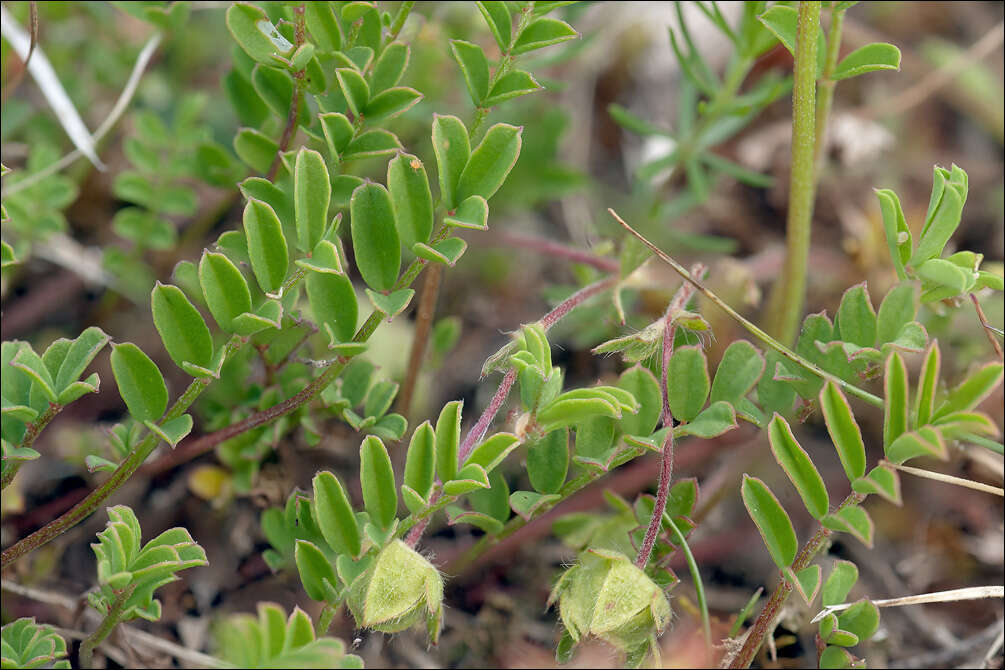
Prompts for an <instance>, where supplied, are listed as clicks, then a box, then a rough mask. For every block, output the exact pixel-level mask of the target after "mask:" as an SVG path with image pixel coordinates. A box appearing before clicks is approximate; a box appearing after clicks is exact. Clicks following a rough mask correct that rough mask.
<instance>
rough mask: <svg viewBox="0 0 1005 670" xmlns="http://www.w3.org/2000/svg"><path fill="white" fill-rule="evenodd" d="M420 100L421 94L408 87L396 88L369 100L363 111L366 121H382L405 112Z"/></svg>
mask: <svg viewBox="0 0 1005 670" xmlns="http://www.w3.org/2000/svg"><path fill="white" fill-rule="evenodd" d="M420 100H422V94H421V93H419V92H418V91H416V90H415V89H414V88H410V87H408V86H396V87H394V88H389V89H387V90H386V91H383V92H382V93H378V94H377V95H375V96H373V97H372V98H370V101H369V102H367V103H366V109H364V110H363V117H364V118H366V120H367V121H371V122H373V121H382V120H384V119H390V118H393V117H395V116H398V115H399V114H403V113H404V112H407V111H408V110H409V109H411V108H412V107H414V106H415V105H416V104H417V103H418V102H419V101H420Z"/></svg>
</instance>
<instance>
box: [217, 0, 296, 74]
mask: <svg viewBox="0 0 1005 670" xmlns="http://www.w3.org/2000/svg"><path fill="white" fill-rule="evenodd" d="M227 29H228V30H229V31H230V34H231V35H233V37H234V40H235V41H236V42H237V43H238V44H239V45H240V47H241V48H242V49H243V50H244V52H245V53H246V54H248V55H249V56H251V57H252V58H253V59H254V60H256V61H258V62H259V63H265V64H266V65H275V64H276V60H275V59H274V58H273V56H274V55H281V56H286V55H288V54H289V53H290V52H292V51H293V44H291V43H290V42H289V41H288V40H287V39H286V38H285V37H283V36H282V35H280V34H279V31H278V30H276V27H275V26H274V25H273V24H272V22H271V21H269V17H268V16H266V14H265V12H264V11H262V10H261V9H260V8H258V7H256V6H254V5H252V4H249V3H244V2H237V3H234V4H233V5H231V6H230V7H229V8H228V9H227Z"/></svg>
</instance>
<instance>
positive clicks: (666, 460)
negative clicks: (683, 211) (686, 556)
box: [635, 263, 705, 570]
mask: <svg viewBox="0 0 1005 670" xmlns="http://www.w3.org/2000/svg"><path fill="white" fill-rule="evenodd" d="M691 274H692V275H693V276H695V277H703V276H704V274H705V266H704V265H702V264H701V263H696V264H695V265H694V266H693V267H692V268H691ZM692 295H694V287H693V286H691V284H688V283H687V282H684V283H683V284H681V287H680V288H679V289H677V293H676V294H674V297H673V298H672V299H671V300H670V304H669V305H667V311H666V314H664V315H663V361H662V362H663V367H662V373H661V381H662V384H661V389H660V390H661V391H662V394H663V412H662V415H661V417H660V419H661V421H662V423H663V427H664V428H668V429H669V430H667V435H666V437H665V438H663V449H662V453H661V456H660V475H659V484H658V485H657V488H656V506H655V507H654V508H653V516H652V518H651V519H650V520H649V527H648V528H647V529H646V535H645V539H644V540H643V542H642V546H641V547H639V553H638V556H637V557H636V558H635V565H636V567H638V568H639V569H640V570H641V569H645V567H646V564H647V563H648V562H649V557H650V556H651V555H652V553H653V547H654V546H655V545H656V537H657V536H658V535H659V532H660V528H661V524H662V519H663V512H664V510H666V506H667V498H668V497H669V495H670V481H671V480H672V478H673V457H674V434H673V413H672V412H671V411H670V384H669V379H668V377H669V374H670V359H671V358H672V357H673V341H674V337H675V336H676V335H677V315H678V314H679V313H680V312H681V310H683V309H684V306H685V305H687V301H688V300H690V299H691V296H692Z"/></svg>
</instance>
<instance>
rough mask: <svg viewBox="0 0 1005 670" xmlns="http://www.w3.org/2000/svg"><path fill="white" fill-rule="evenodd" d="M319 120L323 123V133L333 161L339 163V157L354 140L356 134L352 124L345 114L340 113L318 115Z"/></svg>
mask: <svg viewBox="0 0 1005 670" xmlns="http://www.w3.org/2000/svg"><path fill="white" fill-rule="evenodd" d="M318 120H319V121H320V122H321V132H322V133H323V134H324V136H325V142H326V143H327V144H328V151H329V152H330V153H331V155H332V160H333V161H338V158H339V156H340V155H341V154H342V152H343V151H345V149H346V147H348V146H349V143H350V142H352V138H353V136H354V135H355V133H356V131H355V130H353V127H352V122H351V121H350V120H349V119H348V118H347V117H346V115H345V114H339V113H338V112H326V113H324V114H318Z"/></svg>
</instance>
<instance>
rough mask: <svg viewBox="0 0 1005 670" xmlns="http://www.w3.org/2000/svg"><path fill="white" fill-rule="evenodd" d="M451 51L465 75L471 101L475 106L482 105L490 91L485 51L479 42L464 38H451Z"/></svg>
mask: <svg viewBox="0 0 1005 670" xmlns="http://www.w3.org/2000/svg"><path fill="white" fill-rule="evenodd" d="M450 52H451V53H452V54H453V56H454V60H455V61H457V65H459V66H460V68H461V74H462V75H464V83H465V84H467V86H468V93H469V94H470V95H471V102H473V103H474V105H475V107H481V106H482V101H483V100H484V99H485V96H487V95H488V93H489V61H488V58H486V57H485V52H484V51H482V48H481V47H480V46H478V45H477V44H472V43H471V42H465V41H464V40H450Z"/></svg>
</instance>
